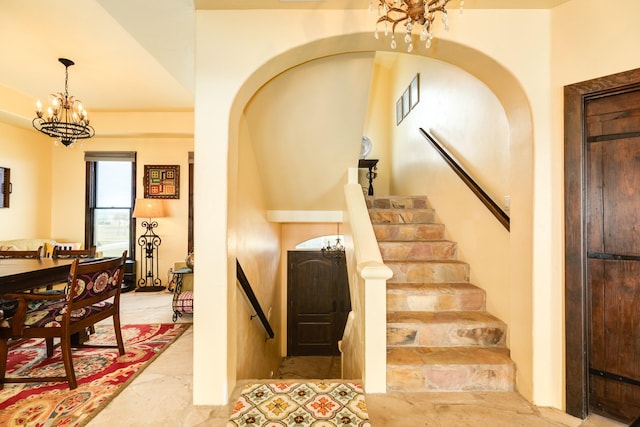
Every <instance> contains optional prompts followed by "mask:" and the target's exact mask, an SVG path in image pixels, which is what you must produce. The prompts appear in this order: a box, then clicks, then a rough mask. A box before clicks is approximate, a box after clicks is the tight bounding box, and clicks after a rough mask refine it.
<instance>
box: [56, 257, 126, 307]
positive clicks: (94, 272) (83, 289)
mask: <svg viewBox="0 0 640 427" xmlns="http://www.w3.org/2000/svg"><path fill="white" fill-rule="evenodd" d="M126 260H127V251H124V252H123V254H122V257H120V258H110V259H106V260H103V261H95V262H82V263H81V262H80V260H79V259H78V258H76V259H75V260H74V261H73V264H71V270H70V272H69V281H68V284H67V289H68V292H67V304H68V310H67V311H66V313H65V315H67V316H71V313H72V312H73V311H74V310H79V309H82V308H84V307H87V306H90V305H93V304H97V303H100V302H101V301H104V300H107V299H109V298H111V297H115V300H114V305H116V306H117V304H119V300H120V287H121V286H122V279H123V277H124V266H125V261H126Z"/></svg>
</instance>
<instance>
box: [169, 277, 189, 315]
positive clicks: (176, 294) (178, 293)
mask: <svg viewBox="0 0 640 427" xmlns="http://www.w3.org/2000/svg"><path fill="white" fill-rule="evenodd" d="M185 274H193V270H192V269H190V268H189V267H183V268H179V269H177V270H174V271H173V272H172V277H171V283H173V284H174V287H173V301H172V303H171V307H172V309H173V321H174V322H175V321H176V320H178V317H182V315H183V314H185V313H187V314H193V291H183V290H182V277H183V276H184V275H185ZM171 283H170V284H169V286H171Z"/></svg>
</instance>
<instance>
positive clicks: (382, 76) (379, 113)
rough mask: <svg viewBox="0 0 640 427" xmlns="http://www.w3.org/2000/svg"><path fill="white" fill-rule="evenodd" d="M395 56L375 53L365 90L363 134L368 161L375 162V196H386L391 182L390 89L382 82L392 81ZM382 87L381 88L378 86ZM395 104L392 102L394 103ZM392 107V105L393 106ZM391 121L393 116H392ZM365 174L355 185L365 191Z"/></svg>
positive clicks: (362, 174) (391, 97)
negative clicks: (368, 149)
mask: <svg viewBox="0 0 640 427" xmlns="http://www.w3.org/2000/svg"><path fill="white" fill-rule="evenodd" d="M397 56H398V55H396V54H395V53H388V52H377V53H376V57H375V63H374V68H373V74H372V77H371V87H370V89H369V104H368V108H367V116H366V118H365V125H364V129H363V133H364V134H365V135H366V136H368V137H369V139H371V153H370V154H369V155H368V156H367V158H368V159H378V160H379V161H378V164H377V165H376V166H377V174H378V175H377V177H376V178H375V179H374V180H373V189H374V194H375V195H378V196H380V195H388V194H390V185H391V184H390V179H391V162H392V159H393V157H392V156H391V141H392V136H393V134H392V133H391V127H392V126H395V122H393V121H392V119H389V102H390V101H389V100H390V99H393V95H392V94H391V93H390V91H391V89H392V88H391V85H389V84H386V83H384V82H386V81H392V80H393V78H394V73H395V60H396V57H397ZM381 83H382V84H381ZM394 102H395V101H394ZM394 105H395V104H394ZM394 117H395V116H394ZM366 173H367V171H366V170H364V169H362V170H359V171H358V175H359V177H358V182H359V183H360V185H362V186H364V187H367V188H368V186H369V181H368V179H367V177H366Z"/></svg>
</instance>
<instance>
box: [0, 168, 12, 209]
mask: <svg viewBox="0 0 640 427" xmlns="http://www.w3.org/2000/svg"><path fill="white" fill-rule="evenodd" d="M10 194H11V169H9V168H5V167H0V208H8V207H9V195H10Z"/></svg>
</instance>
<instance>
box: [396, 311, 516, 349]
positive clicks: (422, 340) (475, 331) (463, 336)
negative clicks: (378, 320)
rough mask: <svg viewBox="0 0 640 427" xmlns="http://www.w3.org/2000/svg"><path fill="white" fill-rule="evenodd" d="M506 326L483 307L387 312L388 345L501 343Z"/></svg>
mask: <svg viewBox="0 0 640 427" xmlns="http://www.w3.org/2000/svg"><path fill="white" fill-rule="evenodd" d="M506 331H507V326H506V325H505V323H504V322H503V321H502V320H500V319H498V318H497V317H495V316H493V315H491V314H489V313H487V312H485V311H437V312H429V311H413V312H412V311H396V312H388V313H387V345H388V346H414V347H447V346H454V347H455V346H462V347H464V346H497V347H504V346H505V345H506V344H505V341H506Z"/></svg>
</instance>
